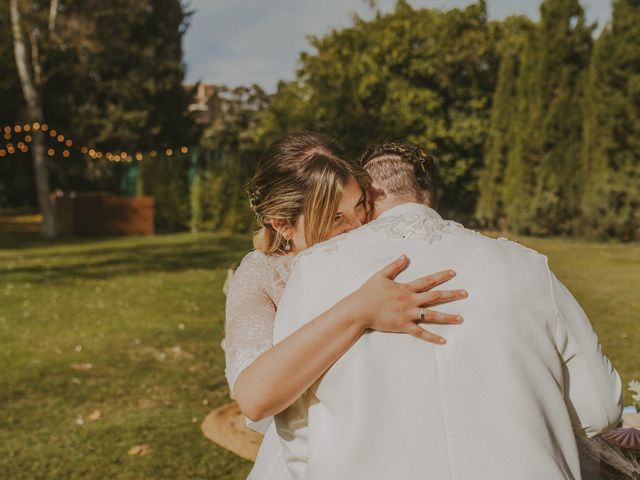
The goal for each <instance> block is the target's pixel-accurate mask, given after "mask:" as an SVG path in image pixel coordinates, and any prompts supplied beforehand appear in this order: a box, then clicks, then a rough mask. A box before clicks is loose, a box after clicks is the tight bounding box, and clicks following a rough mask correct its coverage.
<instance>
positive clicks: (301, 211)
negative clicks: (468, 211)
mask: <svg viewBox="0 0 640 480" xmlns="http://www.w3.org/2000/svg"><path fill="white" fill-rule="evenodd" d="M369 183H370V180H369V177H368V175H367V174H366V173H365V172H364V171H363V170H362V169H361V168H360V167H359V166H358V165H357V164H355V163H353V162H350V161H347V160H345V159H344V156H343V154H342V151H341V149H340V148H339V147H338V146H337V145H336V144H335V143H334V142H333V141H331V140H330V139H328V138H326V137H324V136H322V135H319V134H316V133H308V132H303V133H297V134H291V135H287V136H285V137H283V138H281V139H280V140H278V141H277V142H275V143H273V144H272V145H271V146H269V148H268V149H267V150H266V152H265V153H264V155H263V156H262V158H261V159H260V162H259V164H258V166H257V169H256V172H255V175H254V177H253V179H252V181H251V185H250V191H249V194H250V198H251V206H252V209H253V210H254V212H255V215H256V219H257V221H258V224H259V225H260V227H261V228H260V230H259V232H258V233H257V234H256V236H255V237H254V245H255V247H256V248H255V250H253V251H251V252H249V253H248V254H247V255H246V256H245V257H244V258H243V259H242V262H241V263H240V266H239V267H238V269H237V271H236V272H235V274H234V276H233V279H232V280H231V282H230V284H229V290H228V297H227V305H226V325H225V355H226V376H227V380H228V382H229V388H230V392H231V396H232V398H234V399H235V400H236V402H237V403H238V405H239V407H240V410H241V411H242V413H243V414H244V415H245V416H246V417H247V418H248V419H250V420H252V421H254V422H257V421H260V420H263V419H267V418H268V417H271V416H273V415H275V414H277V413H280V412H281V411H283V410H284V409H285V408H287V407H288V406H290V405H291V404H292V403H293V402H294V401H295V400H297V399H298V398H299V397H300V396H301V395H302V394H303V393H304V392H305V391H306V390H307V389H308V388H309V387H310V386H311V385H312V384H313V383H315V381H316V380H318V378H320V376H322V374H323V373H324V372H325V371H326V370H327V369H328V368H329V367H330V366H331V365H332V364H333V363H334V362H335V361H336V360H337V359H338V358H339V357H340V356H341V355H342V354H344V353H345V352H346V351H347V350H348V349H349V348H350V347H351V346H352V345H353V344H354V343H355V342H356V340H357V339H358V338H359V337H360V335H362V333H363V332H364V331H365V330H366V329H375V330H379V331H386V332H404V333H409V334H411V335H415V336H418V337H419V338H421V339H423V340H425V341H427V342H431V343H436V344H444V343H445V339H444V338H442V337H440V336H438V335H435V334H433V333H430V332H428V331H426V330H424V329H423V328H415V327H416V320H417V319H420V318H421V317H422V318H425V320H426V321H427V322H428V323H449V324H458V323H460V322H461V321H462V319H461V318H460V317H459V316H456V315H448V314H442V313H438V312H434V311H432V310H429V309H427V308H426V307H429V306H433V305H436V304H440V303H443V302H447V301H452V300H456V299H461V298H464V292H462V291H458V290H455V291H432V289H433V288H434V287H436V286H438V285H440V284H442V283H444V282H446V281H447V280H449V279H450V278H451V277H452V276H453V275H455V273H454V272H453V271H444V272H439V273H434V274H432V275H428V276H426V277H422V278H419V279H417V280H415V281H413V282H410V283H405V284H401V283H397V282H395V281H394V279H395V277H396V276H397V275H398V274H399V273H400V272H401V271H402V270H404V269H405V268H406V266H407V265H408V261H409V260H408V259H407V258H406V257H404V256H403V257H401V258H399V259H398V260H396V261H394V262H393V263H391V264H389V265H387V266H386V267H385V268H384V269H383V270H381V271H379V272H378V273H376V274H375V275H373V276H372V277H371V278H370V279H369V280H368V281H367V282H365V283H364V284H363V285H362V286H361V287H360V288H359V289H358V290H357V291H355V292H354V293H352V294H351V295H349V296H347V297H346V298H344V299H343V300H341V301H340V302H338V303H337V304H336V305H334V306H333V307H332V308H331V309H329V310H328V311H326V312H325V313H323V314H322V315H320V316H318V317H317V318H315V319H314V320H312V321H311V322H309V323H307V324H306V325H305V326H304V327H302V328H301V329H300V330H298V331H296V332H295V333H293V334H292V335H291V336H289V337H287V338H286V339H284V340H283V341H282V342H280V343H278V344H276V345H273V342H272V335H273V321H274V318H275V312H276V308H277V305H278V301H279V299H280V295H281V293H282V291H283V290H284V287H285V285H286V282H287V278H288V275H289V273H290V271H291V269H292V266H293V262H294V260H295V256H296V255H297V254H298V253H299V252H300V251H302V250H304V249H306V248H308V247H310V246H312V245H314V244H316V243H319V242H322V241H324V240H327V239H329V238H332V237H334V236H337V235H340V234H342V233H345V232H348V231H350V230H352V229H354V228H357V227H359V226H361V225H362V224H363V223H365V222H366V221H367V214H368V203H367V195H366V193H367V188H368V186H369ZM290 478H291V476H290V473H289V471H288V469H287V467H286V464H285V462H284V459H283V457H282V453H281V449H280V443H279V439H278V437H277V432H276V431H275V426H274V423H273V422H271V423H270V424H269V425H268V428H267V430H266V433H265V437H264V440H263V443H262V445H261V448H260V451H259V453H258V458H257V460H256V464H255V466H254V468H253V470H252V471H251V474H250V475H249V479H250V480H286V479H290Z"/></svg>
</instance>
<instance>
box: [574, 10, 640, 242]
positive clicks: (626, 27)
mask: <svg viewBox="0 0 640 480" xmlns="http://www.w3.org/2000/svg"><path fill="white" fill-rule="evenodd" d="M638 45H640V1H639V0H616V1H614V3H613V13H612V20H611V22H610V23H609V25H607V26H606V27H605V29H604V30H603V32H602V33H601V35H600V37H599V38H598V40H597V42H596V46H595V50H594V55H593V60H592V63H591V68H590V71H589V80H588V86H587V92H588V94H587V96H586V99H587V102H586V104H585V110H586V114H585V120H584V130H585V141H584V149H583V160H584V171H585V178H584V180H585V193H584V196H583V199H582V210H583V216H582V229H583V232H584V233H586V234H587V235H589V236H597V237H599V238H607V237H616V238H619V239H621V240H634V239H635V240H638V239H640V50H639V49H638Z"/></svg>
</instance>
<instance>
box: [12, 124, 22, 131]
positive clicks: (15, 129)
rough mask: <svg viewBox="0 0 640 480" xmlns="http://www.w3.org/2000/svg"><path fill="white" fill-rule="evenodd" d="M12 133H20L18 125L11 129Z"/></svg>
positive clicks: (20, 128) (20, 129)
mask: <svg viewBox="0 0 640 480" xmlns="http://www.w3.org/2000/svg"><path fill="white" fill-rule="evenodd" d="M13 131H14V132H16V133H20V132H21V131H22V127H21V126H20V125H16V126H15V127H13Z"/></svg>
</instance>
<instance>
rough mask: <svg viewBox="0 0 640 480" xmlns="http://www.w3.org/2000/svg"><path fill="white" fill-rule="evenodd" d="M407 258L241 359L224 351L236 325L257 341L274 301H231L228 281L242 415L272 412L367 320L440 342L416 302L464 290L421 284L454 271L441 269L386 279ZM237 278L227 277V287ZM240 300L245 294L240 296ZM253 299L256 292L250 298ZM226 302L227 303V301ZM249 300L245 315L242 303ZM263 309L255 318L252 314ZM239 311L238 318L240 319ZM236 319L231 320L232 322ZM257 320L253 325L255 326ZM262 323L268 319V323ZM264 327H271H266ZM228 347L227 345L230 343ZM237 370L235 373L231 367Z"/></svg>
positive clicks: (438, 318)
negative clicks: (422, 321) (409, 278)
mask: <svg viewBox="0 0 640 480" xmlns="http://www.w3.org/2000/svg"><path fill="white" fill-rule="evenodd" d="M407 264H408V260H407V259H406V257H404V258H401V259H399V260H397V261H395V262H393V263H392V264H390V265H389V266H387V267H385V269H383V270H381V271H380V272H378V273H377V274H375V275H374V276H372V277H371V278H370V279H369V280H368V281H367V282H366V283H365V284H364V285H363V286H362V287H360V289H358V290H357V291H355V292H354V293H352V294H351V295H349V296H347V297H346V298H344V299H343V300H341V301H340V302H338V303H337V304H336V305H334V306H333V307H332V308H330V309H329V310H328V311H326V312H325V313H323V314H322V315H320V316H318V317H316V318H315V319H313V320H311V321H310V322H308V323H307V324H305V325H304V326H303V327H302V328H300V329H299V330H297V331H295V332H294V333H293V334H291V335H290V336H288V337H287V338H285V339H284V340H283V341H281V342H279V343H278V344H276V345H275V346H273V347H272V348H269V347H268V346H267V344H268V343H269V342H271V338H272V337H269V338H268V340H266V339H265V340H264V342H263V343H262V347H261V348H262V352H261V353H259V354H257V355H256V352H257V350H256V349H254V348H253V347H252V348H250V349H249V350H252V351H253V354H249V355H245V358H244V359H243V360H241V361H240V362H234V361H233V360H232V359H230V358H229V356H230V354H231V355H232V352H233V351H237V349H236V347H234V346H233V344H234V343H237V339H239V338H240V337H241V335H242V333H241V332H239V331H238V329H237V328H235V327H236V326H238V325H239V324H245V325H244V327H245V328H246V329H248V330H249V331H251V337H254V338H253V341H252V343H253V344H255V345H257V344H259V343H260V342H258V341H256V338H255V332H256V330H255V329H256V328H258V329H259V330H261V331H262V332H263V333H264V334H266V332H267V330H269V332H272V328H273V318H274V316H275V307H273V305H271V307H270V308H271V310H270V311H268V310H267V308H266V306H265V303H264V299H263V301H262V302H259V303H258V304H256V303H253V304H247V303H244V302H242V303H243V305H240V304H239V303H237V300H238V299H237V298H235V299H234V297H236V293H232V292H231V289H230V297H229V300H230V301H229V302H228V303H227V315H228V319H227V339H226V340H225V342H226V345H227V351H228V356H227V358H228V362H230V364H231V365H235V366H233V367H232V370H234V371H232V372H229V371H228V378H229V383H230V385H232V386H233V387H232V395H233V397H234V398H235V400H236V401H237V402H238V405H239V406H240V410H241V411H242V413H243V414H244V415H246V416H247V417H248V418H249V419H251V420H254V421H258V420H261V419H263V418H265V417H268V416H271V415H275V414H277V413H279V412H281V411H282V410H284V409H285V408H287V407H288V406H289V405H291V404H292V403H293V402H294V401H295V400H297V399H298V398H299V397H300V396H301V395H302V394H303V393H304V392H305V391H306V390H307V389H308V388H309V387H310V386H311V385H312V384H313V383H314V382H315V381H316V380H317V379H318V378H320V376H321V375H322V374H323V373H324V372H325V371H326V370H327V369H328V368H329V367H330V366H331V365H332V364H333V363H334V362H335V361H336V360H337V359H338V358H340V356H342V354H344V353H345V352H346V351H347V350H348V349H349V348H350V347H351V345H353V343H354V342H355V341H356V340H357V339H358V338H359V337H360V335H361V334H362V332H363V331H364V330H365V329H367V328H373V329H375V330H380V331H389V332H402V333H409V334H411V335H414V336H416V337H419V338H421V339H423V340H425V341H428V342H432V343H437V344H442V343H445V341H444V339H443V338H442V337H439V336H437V335H434V334H432V333H430V332H427V331H426V330H424V329H423V328H421V327H419V326H418V325H417V324H416V323H415V320H416V319H417V318H419V317H420V306H431V305H436V304H439V303H443V302H447V301H452V300H456V299H460V298H465V296H466V293H465V292H463V291H458V290H456V291H437V292H430V291H427V290H429V289H431V288H433V287H435V286H437V285H439V284H441V283H443V282H445V281H447V280H449V279H450V278H451V277H452V276H453V272H449V271H446V272H440V273H437V274H433V275H429V276H427V277H422V278H420V279H418V280H415V281H414V282H411V283H407V284H400V283H396V282H394V281H393V279H394V278H395V277H396V276H397V275H398V274H399V273H400V272H401V271H402V270H404V268H406V266H407ZM240 286H241V285H239V284H237V283H234V284H233V285H232V288H237V287H240ZM245 300H246V299H245ZM253 300H254V302H255V300H256V298H254V299H253ZM231 303H234V305H232V304H231ZM248 307H249V308H251V309H252V312H251V314H250V315H251V318H249V316H248V313H247V308H248ZM258 311H259V312H261V313H259V315H264V316H265V317H266V316H270V318H269V319H267V318H265V317H263V318H261V319H260V320H258V318H257V317H256V316H255V314H256V312H258ZM240 318H242V320H240ZM425 318H426V320H427V321H429V322H432V323H460V322H461V321H462V319H461V318H460V317H458V316H455V315H446V314H442V313H437V312H433V311H431V310H426V311H425ZM233 324H235V326H234V325H233ZM256 325H257V326H256ZM267 325H269V327H267ZM270 334H271V333H270ZM230 347H231V348H230ZM258 350H259V349H258ZM234 372H235V373H236V374H237V377H236V376H235V375H234Z"/></svg>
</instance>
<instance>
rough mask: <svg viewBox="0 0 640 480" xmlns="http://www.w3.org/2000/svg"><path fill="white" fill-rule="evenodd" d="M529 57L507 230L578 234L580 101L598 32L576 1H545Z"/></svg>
mask: <svg viewBox="0 0 640 480" xmlns="http://www.w3.org/2000/svg"><path fill="white" fill-rule="evenodd" d="M540 13H541V18H540V22H539V25H538V28H537V29H536V32H535V35H534V36H533V38H532V40H531V42H529V45H528V46H527V48H526V49H525V52H524V53H523V60H522V64H521V72H520V79H519V84H518V94H517V108H518V117H517V119H516V122H515V123H516V129H517V131H516V136H515V141H514V148H513V151H512V152H510V153H509V155H508V164H507V168H506V175H507V177H508V179H507V181H506V183H505V190H504V196H503V198H504V204H505V211H506V213H507V219H508V224H509V228H511V229H513V230H515V231H518V232H527V233H538V234H550V233H555V234H557V233H572V232H573V231H574V230H575V227H576V224H577V220H578V216H579V211H580V210H579V207H580V196H581V191H582V190H581V187H582V183H581V180H580V179H581V176H580V171H581V168H580V167H581V161H580V151H581V143H582V105H583V104H582V98H583V89H584V84H585V76H586V72H587V68H588V65H589V60H590V53H591V47H592V43H593V41H592V36H591V34H592V31H593V28H594V27H593V26H590V25H587V23H586V21H585V16H584V11H583V9H582V7H581V6H580V3H579V2H578V0H545V1H544V2H543V3H542V5H541V7H540Z"/></svg>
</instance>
